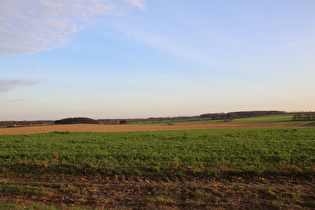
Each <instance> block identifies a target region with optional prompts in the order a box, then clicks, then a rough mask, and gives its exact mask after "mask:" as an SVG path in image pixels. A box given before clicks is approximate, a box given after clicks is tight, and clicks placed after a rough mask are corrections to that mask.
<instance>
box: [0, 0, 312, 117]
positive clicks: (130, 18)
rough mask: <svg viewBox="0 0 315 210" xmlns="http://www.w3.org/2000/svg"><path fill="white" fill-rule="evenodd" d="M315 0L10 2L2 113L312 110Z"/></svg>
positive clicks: (0, 52) (2, 29)
mask: <svg viewBox="0 0 315 210" xmlns="http://www.w3.org/2000/svg"><path fill="white" fill-rule="evenodd" d="M314 11H315V1H313V0H277V1H275V0H264V1H252V0H226V1H219V0H30V1H25V0H12V1H6V0H0V108H1V111H0V120H35V119H43V120H44V119H52V120H55V119H61V118H65V117H79V116H80V117H83V116H84V117H91V118H96V119H101V118H103V119H104V118H138V117H139V118H142V117H159V116H189V115H199V114H204V113H209V112H211V113H212V112H229V111H241V110H284V111H314V107H315V94H314V90H315V82H314V78H315V59H314V55H315V13H314Z"/></svg>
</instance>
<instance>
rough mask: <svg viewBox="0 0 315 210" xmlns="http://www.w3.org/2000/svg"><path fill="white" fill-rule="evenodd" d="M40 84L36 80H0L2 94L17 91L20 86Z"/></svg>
mask: <svg viewBox="0 0 315 210" xmlns="http://www.w3.org/2000/svg"><path fill="white" fill-rule="evenodd" d="M39 82H40V81H38V80H35V79H13V80H10V79H0V94H1V93H6V92H9V91H12V90H15V89H17V88H18V86H31V85H36V84H37V83H39Z"/></svg>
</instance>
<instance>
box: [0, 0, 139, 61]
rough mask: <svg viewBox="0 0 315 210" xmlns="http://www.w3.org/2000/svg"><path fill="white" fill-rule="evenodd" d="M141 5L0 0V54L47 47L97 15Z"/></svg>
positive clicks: (122, 0) (112, 0) (117, 0)
mask: <svg viewBox="0 0 315 210" xmlns="http://www.w3.org/2000/svg"><path fill="white" fill-rule="evenodd" d="M131 8H139V9H145V3H144V0H66V1H65V0H27V1H25V0H10V1H7V0H0V56H12V55H19V54H30V53H35V52H40V51H49V50H51V49H53V48H55V47H58V46H61V45H64V44H66V43H67V42H69V41H70V40H71V39H72V38H73V37H74V36H75V35H76V34H77V33H78V32H79V31H80V30H82V29H83V28H85V27H86V26H88V25H91V24H93V23H95V22H96V20H97V18H98V17H99V16H101V15H109V14H113V13H115V12H117V13H120V12H121V11H124V10H126V9H128V10H129V9H131Z"/></svg>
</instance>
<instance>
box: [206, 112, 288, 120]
mask: <svg viewBox="0 0 315 210" xmlns="http://www.w3.org/2000/svg"><path fill="white" fill-rule="evenodd" d="M281 114H287V112H283V111H243V112H229V113H212V114H210V113H209V114H202V115H200V118H210V119H211V120H226V119H237V118H248V117H261V116H267V115H281Z"/></svg>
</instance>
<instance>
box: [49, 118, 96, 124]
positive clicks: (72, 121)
mask: <svg viewBox="0 0 315 210" xmlns="http://www.w3.org/2000/svg"><path fill="white" fill-rule="evenodd" d="M54 123H55V124H100V122H99V121H97V120H93V119H91V118H87V117H74V118H66V119H62V120H56V121H54Z"/></svg>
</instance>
